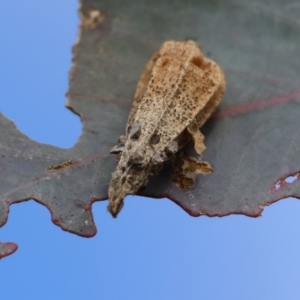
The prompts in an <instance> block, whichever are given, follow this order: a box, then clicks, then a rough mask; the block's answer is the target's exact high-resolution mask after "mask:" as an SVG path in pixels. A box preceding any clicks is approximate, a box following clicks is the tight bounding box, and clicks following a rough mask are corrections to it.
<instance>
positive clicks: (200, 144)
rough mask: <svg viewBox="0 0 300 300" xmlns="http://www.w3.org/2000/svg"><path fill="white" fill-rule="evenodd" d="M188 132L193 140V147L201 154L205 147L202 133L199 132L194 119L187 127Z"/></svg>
mask: <svg viewBox="0 0 300 300" xmlns="http://www.w3.org/2000/svg"><path fill="white" fill-rule="evenodd" d="M187 131H188V133H189V134H190V135H191V136H192V138H193V140H194V149H195V150H196V152H197V154H198V155H202V153H203V152H204V150H205V149H206V147H205V145H204V140H205V138H204V135H203V134H202V133H201V132H200V130H199V127H198V125H197V123H196V122H195V121H194V122H192V123H191V124H190V125H189V126H188V127H187Z"/></svg>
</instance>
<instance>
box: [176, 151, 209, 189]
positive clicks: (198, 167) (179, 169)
mask: <svg viewBox="0 0 300 300" xmlns="http://www.w3.org/2000/svg"><path fill="white" fill-rule="evenodd" d="M212 172H213V169H212V167H211V165H210V163H209V162H207V161H201V160H198V159H196V158H195V157H192V156H186V155H184V154H183V153H181V154H180V155H178V156H177V157H176V159H175V161H174V172H173V176H172V182H173V183H174V184H176V185H177V186H178V187H179V188H180V189H182V190H186V189H190V188H192V187H193V186H194V185H195V182H196V178H197V175H198V174H210V173H212Z"/></svg>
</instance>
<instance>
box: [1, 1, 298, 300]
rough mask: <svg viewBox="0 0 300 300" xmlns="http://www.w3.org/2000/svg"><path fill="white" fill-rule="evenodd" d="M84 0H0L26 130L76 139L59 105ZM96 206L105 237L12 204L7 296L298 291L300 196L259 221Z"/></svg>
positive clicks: (5, 55) (8, 91)
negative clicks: (68, 228)
mask: <svg viewBox="0 0 300 300" xmlns="http://www.w3.org/2000/svg"><path fill="white" fill-rule="evenodd" d="M77 6H78V4H77V1H75V0H72V1H70V0H69V1H58V0H52V1H47V2H45V1H37V0H31V1H26V2H24V1H21V0H15V1H13V0H11V1H2V2H1V3H0V31H1V32H0V36H1V48H0V54H1V55H0V86H1V89H0V111H1V112H2V113H4V114H5V115H6V116H7V117H8V118H10V119H12V120H13V121H14V122H15V123H16V124H17V126H18V127H19V129H20V130H21V131H22V132H24V133H25V134H27V135H28V136H29V137H30V138H32V139H34V140H37V141H39V142H41V143H48V144H53V145H56V146H58V147H65V148H66V147H71V146H72V145H73V144H74V143H75V142H76V139H77V137H78V136H79V135H80V132H81V124H80V120H79V118H78V117H77V116H76V115H74V114H72V113H71V112H70V111H69V110H67V109H66V108H65V107H64V103H65V101H66V98H65V92H66V91H67V87H68V71H69V68H70V65H71V46H72V44H73V43H74V41H75V39H76V34H77V26H78V17H77V12H76V11H77ZM106 205H107V203H106V202H98V203H95V204H94V205H93V212H94V217H95V223H96V225H97V228H98V234H97V235H96V236H95V237H93V238H90V239H86V238H81V237H78V236H75V235H73V234H70V233H67V232H64V231H62V230H61V229H60V228H59V227H57V226H55V225H54V224H52V222H51V220H50V213H49V211H48V210H47V209H46V208H45V207H43V206H41V205H39V204H37V203H35V202H34V201H27V202H23V203H21V204H15V205H13V206H11V210H10V214H9V220H8V222H7V224H6V225H5V226H4V227H2V228H1V229H0V240H1V241H3V242H5V241H14V242H17V243H18V245H19V249H18V251H17V252H16V253H15V254H13V255H12V256H9V257H7V258H5V259H3V260H1V261H0V295H1V299H5V300H15V299H16V300H22V299H43V300H47V299H56V300H60V299H108V300H110V299H118V300H119V299H131V300H135V299H146V300H147V299H175V300H177V299H214V300H218V299H246V300H248V299H256V300H257V299H299V297H300V288H299V286H300V276H299V270H300V259H299V258H300V242H299V238H300V234H299V233H300V218H299V215H300V204H299V203H298V201H297V200H294V199H289V200H284V201H280V202H278V203H276V204H274V205H272V206H270V207H266V209H265V211H264V213H263V216H262V217H260V218H257V219H253V218H248V217H244V216H229V217H224V218H207V217H200V218H193V217H190V216H189V215H188V214H186V213H185V212H184V211H183V210H182V209H181V208H179V207H178V206H177V205H175V204H174V203H172V202H171V201H169V200H166V199H163V200H153V199H148V198H141V197H129V198H127V200H126V205H125V208H124V210H123V211H122V213H121V214H120V216H119V217H118V218H117V219H113V218H111V216H110V215H109V214H108V213H107V212H106Z"/></svg>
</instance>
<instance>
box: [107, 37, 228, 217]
mask: <svg viewBox="0 0 300 300" xmlns="http://www.w3.org/2000/svg"><path fill="white" fill-rule="evenodd" d="M224 91H225V79H224V75H223V72H222V70H221V68H220V67H219V66H218V64H216V63H215V62H214V61H212V60H210V59H208V58H206V57H204V56H203V54H202V53H201V51H200V49H199V48H198V47H197V46H196V45H195V44H194V43H191V42H177V41H166V42H165V43H163V45H162V46H161V48H160V50H159V51H158V52H156V53H155V54H154V55H153V56H152V58H151V59H150V60H149V62H148V63H147V65H146V67H145V69H144V72H143V73H142V75H141V78H140V80H139V82H138V85H137V89H136V93H135V96H134V100H133V103H132V108H131V111H130V114H129V117H128V121H127V125H126V134H125V135H124V136H121V137H120V138H119V144H118V145H117V146H115V147H114V148H113V149H112V150H111V153H114V154H118V165H117V167H116V170H115V171H114V172H113V174H112V179H111V182H110V185H109V189H108V195H109V205H108V210H109V212H110V213H111V214H112V216H113V217H116V216H117V215H118V213H119V212H120V210H121V209H122V207H123V200H124V197H125V196H126V195H129V194H135V193H136V192H138V190H139V189H141V188H142V187H144V186H145V185H146V184H147V183H148V181H149V179H150V178H151V177H152V176H155V175H157V174H158V172H159V171H160V170H161V168H162V166H163V164H164V163H166V162H168V161H174V160H176V157H177V162H176V163H175V173H176V174H175V176H174V177H173V182H174V183H176V184H177V186H179V187H180V188H189V187H191V186H192V184H191V181H193V178H192V177H193V176H192V175H191V174H193V173H194V174H195V173H202V174H207V173H211V172H212V169H211V167H210V164H209V163H207V162H203V161H197V160H196V159H192V158H189V159H190V161H189V160H186V161H184V160H182V159H180V157H179V155H178V151H179V150H180V149H182V147H183V146H185V145H186V143H187V142H188V141H189V140H191V139H193V141H194V148H195V150H196V152H197V154H198V155H202V153H203V151H204V150H205V145H204V136H203V135H202V133H201V132H200V130H199V128H200V127H201V126H202V125H203V124H204V123H205V122H206V120H207V119H208V118H209V117H210V116H211V114H212V113H213V112H214V110H215V109H216V107H217V105H218V104H219V103H220V101H221V98H222V96H223V94H224Z"/></svg>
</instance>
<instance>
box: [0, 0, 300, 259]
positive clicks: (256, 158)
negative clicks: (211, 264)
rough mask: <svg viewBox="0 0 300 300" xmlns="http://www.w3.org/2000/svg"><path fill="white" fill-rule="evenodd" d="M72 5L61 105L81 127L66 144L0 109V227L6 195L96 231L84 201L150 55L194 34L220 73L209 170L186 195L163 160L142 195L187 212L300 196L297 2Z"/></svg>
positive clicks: (223, 211) (109, 164)
mask: <svg viewBox="0 0 300 300" xmlns="http://www.w3.org/2000/svg"><path fill="white" fill-rule="evenodd" d="M80 13H81V20H82V22H81V27H80V32H79V39H78V42H77V43H76V45H75V46H74V48H73V53H74V57H73V61H74V64H73V67H72V69H71V71H70V88H69V91H68V102H67V107H69V108H70V109H71V110H72V111H74V112H75V113H76V114H78V115H79V116H80V118H81V121H82V124H83V132H82V135H81V136H80V138H79V140H78V142H77V143H76V145H75V146H74V147H73V148H70V149H60V148H57V147H54V146H51V145H44V144H39V143H37V142H35V141H32V140H30V139H29V138H28V137H27V136H25V135H24V134H22V133H21V132H19V131H18V129H17V128H16V127H15V125H14V123H13V122H11V121H10V120H8V119H6V118H5V117H4V116H3V115H1V114H0V126H1V129H2V132H1V136H0V151H1V152H0V168H1V173H0V183H1V184H0V226H2V225H4V224H5V223H6V221H7V217H8V211H9V206H10V205H11V204H12V203H15V202H21V201H24V200H28V199H35V200H36V201H38V202H39V203H41V204H43V205H45V206H46V207H47V208H48V209H49V210H50V212H51V215H52V220H53V222H54V223H55V224H56V225H58V226H60V227H61V228H62V229H63V230H67V231H69V232H72V233H75V234H78V235H81V236H93V235H94V234H95V233H96V228H95V224H94V222H93V216H92V213H91V205H92V203H93V202H94V201H97V200H104V199H107V187H108V183H109V181H110V176H111V172H112V171H113V170H114V168H115V165H116V162H115V157H114V156H113V155H109V150H110V149H111V148H112V147H113V146H114V145H115V144H116V141H117V139H118V137H119V136H120V135H121V134H123V132H124V128H125V123H126V120H127V116H128V113H129V110H130V105H131V101H132V98H133V95H134V91H135V87H136V84H137V81H138V78H139V76H140V74H141V72H142V70H143V68H144V66H145V64H146V62H147V61H148V59H149V58H150V56H151V55H152V54H153V53H154V52H155V51H157V49H158V48H159V47H160V45H161V44H162V43H163V42H164V41H166V40H170V39H174V40H186V39H191V38H192V39H194V40H195V41H197V42H198V43H199V45H200V47H201V49H202V51H203V52H204V53H205V54H206V56H208V57H211V58H212V59H214V60H216V61H217V62H218V63H219V64H220V65H221V67H222V68H223V70H224V73H225V76H226V81H227V90H226V93H225V96H224V98H223V100H222V103H221V105H220V107H219V108H218V110H217V111H216V113H215V114H214V115H213V117H212V118H211V119H210V120H209V121H208V122H207V123H206V125H205V126H204V127H203V128H202V129H201V131H202V132H203V133H204V135H205V137H206V147H207V149H206V151H205V153H204V155H203V160H207V161H209V162H210V163H211V164H212V165H213V168H214V173H213V174H211V175H207V176H199V177H198V178H197V183H196V186H195V187H194V188H193V189H191V190H187V191H182V190H179V189H178V188H177V187H176V186H175V185H174V184H172V183H171V180H170V178H171V166H166V167H165V168H164V169H163V171H162V172H161V174H160V175H159V176H158V177H156V178H153V180H151V182H150V183H149V185H148V186H147V188H146V189H145V190H144V191H143V192H142V194H143V195H145V196H150V197H157V198H160V197H168V198H170V199H172V200H173V201H174V202H175V203H177V204H178V205H180V206H181V207H182V208H183V209H185V210H186V211H187V212H188V213H189V214H191V215H193V216H199V215H203V214H204V215H208V216H224V215H228V214H244V215H248V216H259V215H260V214H261V212H262V210H263V207H264V206H265V205H268V204H270V203H273V202H275V201H277V200H279V199H282V198H285V197H288V196H294V197H300V181H299V178H298V177H299V176H298V174H299V171H300V164H299V157H300V130H299V100H300V85H299V83H300V82H299V81H300V79H299V74H300V60H299V45H300V34H299V31H300V22H299V20H300V8H299V5H298V4H297V3H295V2H292V1H284V2H283V1H279V0H276V1H272V6H270V5H269V2H268V1H266V0H265V1H251V2H249V1H246V0H241V1H234V0H233V1H221V0H219V1H208V0H207V1H197V0H188V1H180V0H177V1H176V0H172V1H171V0H160V1H153V0H151V1H150V0H146V1H133V0H128V1H118V0H103V1H99V0H98V1H96V0H82V3H81V8H80ZM189 152H190V153H191V155H193V150H192V149H191V146H189ZM291 175H294V179H295V180H294V181H293V182H292V183H287V180H286V178H288V177H289V176H291ZM3 245H7V244H0V256H1V253H3V250H2V249H3V248H1V247H3ZM5 251H6V250H4V252H5ZM11 252H13V250H11ZM2 256H3V255H2Z"/></svg>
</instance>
